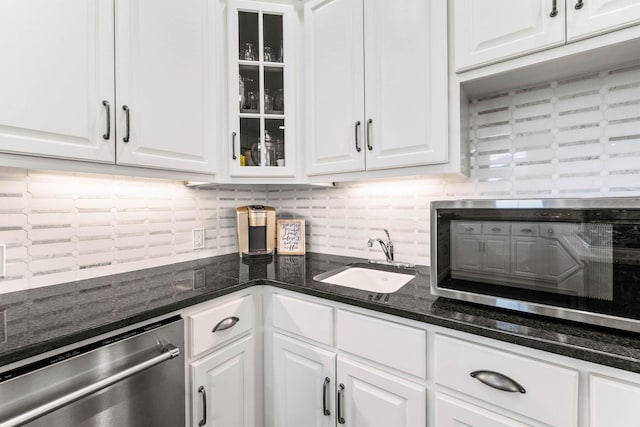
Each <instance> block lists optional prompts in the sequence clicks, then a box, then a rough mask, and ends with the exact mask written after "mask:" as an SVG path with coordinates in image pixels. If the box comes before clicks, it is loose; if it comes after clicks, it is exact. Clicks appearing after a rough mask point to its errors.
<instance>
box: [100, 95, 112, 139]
mask: <svg viewBox="0 0 640 427" xmlns="http://www.w3.org/2000/svg"><path fill="white" fill-rule="evenodd" d="M102 105H104V111H105V114H106V115H107V131H106V132H105V133H104V134H103V135H102V139H109V138H111V105H109V101H106V100H105V101H102Z"/></svg>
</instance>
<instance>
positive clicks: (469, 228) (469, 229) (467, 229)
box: [464, 227, 473, 231]
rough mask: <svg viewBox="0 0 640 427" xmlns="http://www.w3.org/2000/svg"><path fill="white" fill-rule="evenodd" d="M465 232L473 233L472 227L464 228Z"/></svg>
mask: <svg viewBox="0 0 640 427" xmlns="http://www.w3.org/2000/svg"><path fill="white" fill-rule="evenodd" d="M464 229H465V231H473V227H465V228H464Z"/></svg>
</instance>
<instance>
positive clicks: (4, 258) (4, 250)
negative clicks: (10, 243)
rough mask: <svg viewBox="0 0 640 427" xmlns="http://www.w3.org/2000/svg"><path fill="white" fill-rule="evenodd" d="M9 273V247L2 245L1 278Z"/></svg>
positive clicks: (0, 246) (0, 254)
mask: <svg viewBox="0 0 640 427" xmlns="http://www.w3.org/2000/svg"><path fill="white" fill-rule="evenodd" d="M6 271H7V245H0V277H4V276H5V274H6V273H5V272H6Z"/></svg>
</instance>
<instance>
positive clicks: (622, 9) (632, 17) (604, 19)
mask: <svg viewBox="0 0 640 427" xmlns="http://www.w3.org/2000/svg"><path fill="white" fill-rule="evenodd" d="M638 23H640V2H639V1H638V0H569V1H568V3H567V39H568V41H573V40H578V39H581V38H585V37H590V36H594V35H597V34H600V33H604V32H606V31H612V30H617V29H619V28H623V27H627V26H630V25H636V24H638Z"/></svg>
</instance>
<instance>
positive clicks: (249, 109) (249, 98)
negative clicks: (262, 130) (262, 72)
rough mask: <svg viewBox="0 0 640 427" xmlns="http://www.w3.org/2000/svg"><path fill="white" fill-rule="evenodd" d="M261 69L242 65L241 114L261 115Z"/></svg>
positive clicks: (240, 80)
mask: <svg viewBox="0 0 640 427" xmlns="http://www.w3.org/2000/svg"><path fill="white" fill-rule="evenodd" d="M258 79H259V68H258V67H255V66H251V65H240V77H239V85H240V94H239V97H240V99H239V101H240V112H241V113H259V112H260V101H259V95H258V94H259V93H260V83H259V80H258Z"/></svg>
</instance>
